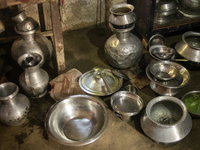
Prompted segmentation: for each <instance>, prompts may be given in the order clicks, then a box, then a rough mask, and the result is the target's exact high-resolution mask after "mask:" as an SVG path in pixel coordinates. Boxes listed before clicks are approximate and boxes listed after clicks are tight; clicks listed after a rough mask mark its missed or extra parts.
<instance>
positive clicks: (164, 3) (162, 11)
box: [154, 0, 178, 24]
mask: <svg viewBox="0 0 200 150" xmlns="http://www.w3.org/2000/svg"><path fill="white" fill-rule="evenodd" d="M176 7H177V4H176V0H160V1H159V2H158V3H157V5H156V8H155V14H154V21H155V23H160V24H162V23H167V22H170V21H172V19H173V18H174V19H175V17H174V16H175V14H177V12H178V11H177V8H176Z"/></svg>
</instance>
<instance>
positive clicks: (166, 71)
mask: <svg viewBox="0 0 200 150" xmlns="http://www.w3.org/2000/svg"><path fill="white" fill-rule="evenodd" d="M150 72H151V73H152V74H153V75H154V76H155V77H156V78H157V79H160V80H171V79H173V78H175V77H176V76H177V74H178V70H177V69H176V67H175V66H174V65H172V64H170V63H162V62H160V63H155V64H153V65H151V66H150Z"/></svg>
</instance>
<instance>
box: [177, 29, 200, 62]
mask: <svg viewBox="0 0 200 150" xmlns="http://www.w3.org/2000/svg"><path fill="white" fill-rule="evenodd" d="M175 49H176V51H177V53H178V54H180V55H181V56H183V57H184V58H186V59H187V60H190V61H193V62H198V63H199V62H200V33H199V32H192V31H188V32H185V33H184V34H183V35H182V40H181V41H179V42H178V43H176V45H175Z"/></svg>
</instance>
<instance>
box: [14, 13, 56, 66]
mask: <svg viewBox="0 0 200 150" xmlns="http://www.w3.org/2000/svg"><path fill="white" fill-rule="evenodd" d="M12 19H13V20H15V21H16V22H17V24H16V25H15V31H16V32H17V33H18V34H20V35H21V36H20V37H19V38H17V39H16V40H15V41H14V43H13V45H12V47H11V55H12V57H13V59H14V60H15V61H16V62H17V60H18V59H19V57H21V56H22V55H24V54H28V53H37V54H39V55H41V56H42V60H41V62H40V67H41V66H43V65H45V64H48V63H49V61H50V59H51V57H52V52H53V46H52V44H51V42H50V41H49V40H48V39H47V38H46V37H44V36H43V35H41V34H39V33H36V31H37V30H38V29H39V24H38V23H37V22H36V21H35V20H34V19H33V18H31V17H26V15H25V12H24V11H22V12H21V13H19V14H18V15H17V16H15V17H14V18H12ZM24 56H25V55H24Z"/></svg>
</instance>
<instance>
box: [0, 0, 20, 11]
mask: <svg viewBox="0 0 200 150" xmlns="http://www.w3.org/2000/svg"><path fill="white" fill-rule="evenodd" d="M20 3H21V2H20V0H0V9H3V8H6V7H8V6H12V5H18V4H20Z"/></svg>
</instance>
